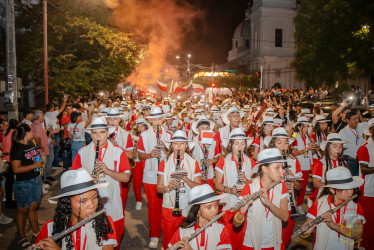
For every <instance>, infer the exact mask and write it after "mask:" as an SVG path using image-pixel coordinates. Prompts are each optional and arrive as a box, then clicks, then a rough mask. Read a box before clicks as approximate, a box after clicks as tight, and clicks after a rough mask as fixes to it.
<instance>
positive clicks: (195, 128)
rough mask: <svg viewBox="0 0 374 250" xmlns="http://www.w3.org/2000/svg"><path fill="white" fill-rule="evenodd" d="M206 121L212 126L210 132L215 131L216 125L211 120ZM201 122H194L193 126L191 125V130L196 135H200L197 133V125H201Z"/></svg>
mask: <svg viewBox="0 0 374 250" xmlns="http://www.w3.org/2000/svg"><path fill="white" fill-rule="evenodd" d="M204 121H208V122H209V124H210V130H213V128H214V126H215V125H216V124H215V123H214V122H213V121H211V120H204ZM199 122H200V120H197V121H194V122H193V123H192V124H191V129H192V131H193V132H194V133H195V134H197V135H198V134H199V132H198V131H197V124H199Z"/></svg>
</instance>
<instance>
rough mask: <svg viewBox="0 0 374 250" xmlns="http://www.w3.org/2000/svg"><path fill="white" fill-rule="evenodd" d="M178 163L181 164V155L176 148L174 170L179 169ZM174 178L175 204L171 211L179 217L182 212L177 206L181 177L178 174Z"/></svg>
mask: <svg viewBox="0 0 374 250" xmlns="http://www.w3.org/2000/svg"><path fill="white" fill-rule="evenodd" d="M180 165H181V155H180V151H179V150H178V152H177V164H176V165H175V171H176V172H177V171H179V168H180ZM176 179H177V180H178V184H177V190H175V205H174V209H173V212H172V213H173V216H176V217H179V216H181V214H182V211H181V209H180V207H179V185H180V180H181V177H179V176H178V177H176Z"/></svg>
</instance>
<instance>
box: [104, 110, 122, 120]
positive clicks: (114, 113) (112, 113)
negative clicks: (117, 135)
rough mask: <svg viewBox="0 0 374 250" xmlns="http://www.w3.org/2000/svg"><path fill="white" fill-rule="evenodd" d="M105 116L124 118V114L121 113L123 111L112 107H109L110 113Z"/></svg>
mask: <svg viewBox="0 0 374 250" xmlns="http://www.w3.org/2000/svg"><path fill="white" fill-rule="evenodd" d="M103 117H105V118H122V117H123V114H122V115H121V113H120V112H119V110H118V109H117V108H112V109H109V111H108V113H107V114H106V115H105V116H103Z"/></svg>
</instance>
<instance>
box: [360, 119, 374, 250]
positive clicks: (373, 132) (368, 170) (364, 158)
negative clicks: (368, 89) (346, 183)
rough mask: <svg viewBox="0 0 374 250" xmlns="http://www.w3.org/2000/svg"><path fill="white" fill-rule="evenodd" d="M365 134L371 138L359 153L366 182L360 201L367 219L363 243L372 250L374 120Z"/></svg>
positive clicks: (373, 223) (373, 225) (365, 130)
mask: <svg viewBox="0 0 374 250" xmlns="http://www.w3.org/2000/svg"><path fill="white" fill-rule="evenodd" d="M364 133H365V135H367V136H370V137H369V138H368V140H367V141H366V143H364V144H363V145H362V146H361V147H360V148H359V149H358V151H357V156H358V162H359V164H360V173H361V176H362V178H364V180H365V184H364V185H363V186H362V188H361V196H360V198H359V200H358V201H359V203H360V204H361V205H362V208H363V209H364V214H365V219H366V223H365V224H364V234H363V238H364V242H363V243H364V247H365V249H370V247H373V246H374V237H373V235H374V213H373V207H374V118H371V119H370V120H369V121H368V128H366V129H364Z"/></svg>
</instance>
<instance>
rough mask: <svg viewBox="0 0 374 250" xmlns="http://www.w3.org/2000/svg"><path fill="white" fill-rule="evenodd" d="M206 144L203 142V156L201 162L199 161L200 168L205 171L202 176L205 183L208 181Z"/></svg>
mask: <svg viewBox="0 0 374 250" xmlns="http://www.w3.org/2000/svg"><path fill="white" fill-rule="evenodd" d="M208 147H209V146H208V145H206V144H204V152H203V153H204V158H203V162H202V163H201V164H202V169H203V171H205V173H206V175H205V176H203V178H204V181H205V183H207V181H208V166H207V162H208Z"/></svg>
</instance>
